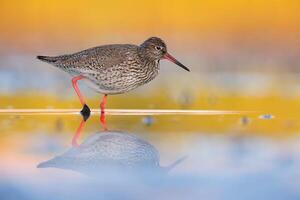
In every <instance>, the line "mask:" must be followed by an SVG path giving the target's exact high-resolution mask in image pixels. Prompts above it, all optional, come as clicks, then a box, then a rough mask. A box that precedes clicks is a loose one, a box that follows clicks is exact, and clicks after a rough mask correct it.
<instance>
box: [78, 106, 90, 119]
mask: <svg viewBox="0 0 300 200" xmlns="http://www.w3.org/2000/svg"><path fill="white" fill-rule="evenodd" d="M80 114H81V115H82V117H83V119H84V121H86V120H88V118H89V117H90V115H91V109H90V108H89V107H88V106H87V105H86V104H84V106H83V108H82V110H81V111H80Z"/></svg>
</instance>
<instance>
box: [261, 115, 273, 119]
mask: <svg viewBox="0 0 300 200" xmlns="http://www.w3.org/2000/svg"><path fill="white" fill-rule="evenodd" d="M273 118H274V116H273V115H271V114H263V115H260V116H259V119H273Z"/></svg>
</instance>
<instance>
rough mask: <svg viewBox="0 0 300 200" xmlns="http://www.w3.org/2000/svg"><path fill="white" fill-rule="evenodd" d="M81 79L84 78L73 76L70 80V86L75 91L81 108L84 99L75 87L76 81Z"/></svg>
mask: <svg viewBox="0 0 300 200" xmlns="http://www.w3.org/2000/svg"><path fill="white" fill-rule="evenodd" d="M83 78H84V77H83V76H82V75H79V76H75V77H74V78H72V85H73V88H74V90H75V92H76V94H77V96H78V97H79V100H80V103H81V105H82V106H84V105H85V101H84V98H83V96H82V95H81V93H80V90H79V88H78V86H77V81H79V80H81V79H83Z"/></svg>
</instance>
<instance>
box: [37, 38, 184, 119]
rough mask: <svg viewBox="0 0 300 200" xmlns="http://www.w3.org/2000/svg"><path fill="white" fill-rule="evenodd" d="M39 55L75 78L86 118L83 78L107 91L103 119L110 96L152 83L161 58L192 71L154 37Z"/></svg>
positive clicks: (73, 83)
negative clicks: (81, 81) (76, 51)
mask: <svg viewBox="0 0 300 200" xmlns="http://www.w3.org/2000/svg"><path fill="white" fill-rule="evenodd" d="M37 58H38V59H39V60H42V61H45V62H47V63H50V64H52V65H54V66H56V67H58V68H59V69H61V70H63V71H66V72H67V73H69V74H70V75H71V76H72V77H73V78H72V85H73V87H74V90H75V92H76V93H77V95H78V97H79V100H80V102H81V104H82V106H83V108H82V111H81V114H83V116H84V117H85V116H87V117H88V116H89V113H90V109H89V107H88V106H87V104H86V102H85V100H84V98H83V96H82V95H81V93H80V91H79V88H78V86H77V81H78V80H81V79H83V80H85V81H86V82H87V83H88V85H89V86H91V87H92V88H93V89H95V90H96V91H97V92H99V93H102V94H104V97H103V99H102V101H101V103H100V108H101V117H100V121H101V122H103V121H104V120H105V115H104V112H105V110H104V109H105V105H106V98H107V95H113V94H121V93H125V92H128V91H130V90H133V89H135V88H137V87H139V86H141V85H144V84H146V83H148V82H150V81H151V80H153V79H154V78H155V77H156V76H157V75H158V72H159V68H160V67H159V61H160V60H161V59H167V60H169V61H171V62H173V63H175V64H177V65H178V66H180V67H182V68H183V69H185V70H187V71H189V69H188V68H187V67H185V66H184V65H183V64H181V63H180V62H179V61H177V60H176V59H175V58H174V57H173V56H171V55H170V54H169V53H168V52H167V46H166V44H165V42H164V41H163V40H162V39H160V38H157V37H151V38H149V39H147V40H146V41H144V42H143V43H142V44H141V45H132V44H111V45H103V46H98V47H94V48H90V49H87V50H84V51H81V52H78V53H74V54H67V55H62V56H54V57H50V56H37ZM87 113H88V114H87Z"/></svg>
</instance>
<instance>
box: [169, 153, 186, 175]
mask: <svg viewBox="0 0 300 200" xmlns="http://www.w3.org/2000/svg"><path fill="white" fill-rule="evenodd" d="M187 157H188V156H183V157H181V158H180V159H178V160H176V161H175V162H174V163H172V164H171V165H169V166H167V167H164V169H165V170H166V172H169V171H170V170H172V169H173V168H174V167H175V166H177V165H179V164H180V163H182V162H183V161H185V160H186V159H187Z"/></svg>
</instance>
